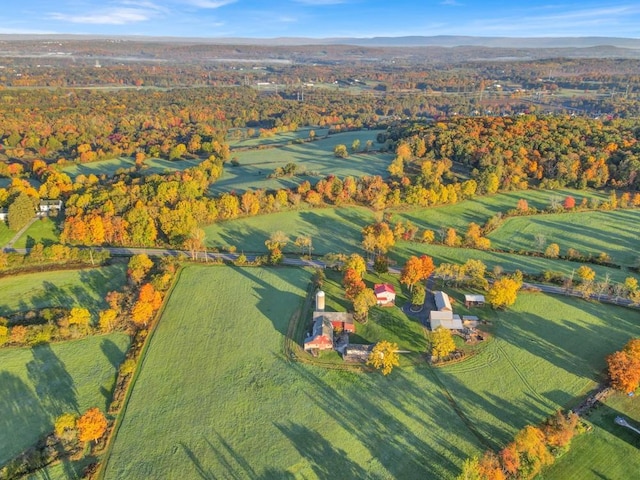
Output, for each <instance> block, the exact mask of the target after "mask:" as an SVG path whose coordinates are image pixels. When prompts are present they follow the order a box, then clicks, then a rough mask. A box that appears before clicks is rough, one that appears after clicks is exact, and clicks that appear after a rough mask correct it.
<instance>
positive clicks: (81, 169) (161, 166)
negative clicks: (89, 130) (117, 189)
mask: <svg viewBox="0 0 640 480" xmlns="http://www.w3.org/2000/svg"><path fill="white" fill-rule="evenodd" d="M200 162H201V160H193V159H189V160H167V159H164V158H149V159H147V160H145V162H144V167H143V168H142V172H143V173H144V174H146V175H151V174H153V173H166V172H175V171H181V170H186V169H187V168H189V167H193V166H195V165H197V164H198V163H200ZM131 167H135V161H134V159H133V158H131V157H118V158H111V159H109V160H100V161H97V162H89V163H74V164H71V165H67V166H65V167H64V168H63V169H62V171H63V172H64V173H66V174H67V175H69V176H70V177H71V178H72V179H75V178H76V177H77V176H78V175H91V174H93V175H96V176H100V175H106V176H108V177H110V176H113V175H115V173H116V172H117V171H118V170H120V169H121V168H125V169H128V168H131Z"/></svg>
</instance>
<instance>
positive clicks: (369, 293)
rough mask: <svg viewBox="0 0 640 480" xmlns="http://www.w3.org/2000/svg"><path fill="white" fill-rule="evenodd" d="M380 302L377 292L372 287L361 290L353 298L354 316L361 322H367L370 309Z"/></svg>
mask: <svg viewBox="0 0 640 480" xmlns="http://www.w3.org/2000/svg"><path fill="white" fill-rule="evenodd" d="M377 303H378V300H377V298H376V294H375V293H374V292H373V290H372V289H370V288H365V289H363V290H361V291H359V292H358V293H357V294H356V296H355V298H354V299H353V312H354V315H353V317H354V318H355V319H356V320H357V321H358V322H360V323H367V320H368V317H369V309H370V308H371V307H373V306H375V305H376V304H377Z"/></svg>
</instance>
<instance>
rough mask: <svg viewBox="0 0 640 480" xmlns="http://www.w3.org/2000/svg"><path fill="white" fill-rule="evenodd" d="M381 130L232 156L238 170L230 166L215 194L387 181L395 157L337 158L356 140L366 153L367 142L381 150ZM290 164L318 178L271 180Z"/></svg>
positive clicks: (356, 155)
mask: <svg viewBox="0 0 640 480" xmlns="http://www.w3.org/2000/svg"><path fill="white" fill-rule="evenodd" d="M379 132H380V131H379V130H361V131H357V132H346V133H337V134H334V135H330V136H329V137H328V138H324V139H321V140H317V141H314V142H306V143H299V144H295V143H294V144H289V145H286V146H283V147H278V148H268V149H254V150H246V151H237V152H232V158H234V159H236V160H237V161H238V162H239V165H238V166H235V167H234V166H232V165H231V164H229V163H227V164H226V165H225V169H224V175H223V176H222V178H221V179H219V180H218V181H217V182H216V183H214V184H213V185H212V186H211V189H210V190H211V192H213V193H220V192H228V191H231V190H234V191H236V192H244V191H245V190H249V189H252V190H255V189H259V188H260V189H277V188H289V187H295V186H297V185H298V184H300V182H302V181H304V180H309V181H310V182H311V183H315V182H317V181H318V180H319V179H320V178H323V177H325V176H327V175H336V176H338V177H346V176H349V175H350V176H354V177H362V176H364V175H382V176H383V177H386V176H387V175H388V174H387V167H388V166H389V163H391V160H393V155H392V154H380V153H365V152H362V151H361V152H360V153H350V154H349V157H347V158H336V156H335V155H334V153H333V149H334V148H335V146H336V145H338V144H343V145H346V147H347V148H348V149H349V151H351V144H352V143H353V141H354V140H360V144H361V147H360V148H361V149H364V146H365V143H366V142H367V140H371V141H373V142H374V144H373V149H376V148H379V147H380V145H379V144H378V143H376V136H377V135H378V133H379ZM288 163H295V164H296V165H298V166H299V167H300V168H302V169H304V170H306V171H307V172H314V173H316V174H317V175H316V176H307V175H301V176H296V177H282V178H274V179H268V178H267V175H269V174H270V173H272V172H273V171H274V170H275V169H276V167H284V166H285V165H286V164H288Z"/></svg>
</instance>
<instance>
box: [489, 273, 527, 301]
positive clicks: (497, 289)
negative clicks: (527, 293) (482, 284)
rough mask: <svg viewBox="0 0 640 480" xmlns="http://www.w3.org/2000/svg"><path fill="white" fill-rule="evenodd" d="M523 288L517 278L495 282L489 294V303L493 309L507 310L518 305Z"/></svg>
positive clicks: (505, 278) (503, 278)
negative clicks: (519, 293)
mask: <svg viewBox="0 0 640 480" xmlns="http://www.w3.org/2000/svg"><path fill="white" fill-rule="evenodd" d="M521 286H522V282H521V281H520V280H518V279H517V278H512V277H502V278H501V279H499V280H496V281H495V282H493V285H492V286H491V288H490V289H489V293H488V294H487V301H488V302H489V303H490V304H491V306H492V307H493V308H507V307H509V306H511V305H513V304H514V303H516V299H517V297H518V290H520V287H521Z"/></svg>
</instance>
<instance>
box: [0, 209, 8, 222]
mask: <svg viewBox="0 0 640 480" xmlns="http://www.w3.org/2000/svg"><path fill="white" fill-rule="evenodd" d="M7 218H9V212H7V211H6V210H0V220H1V221H5V220H7Z"/></svg>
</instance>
